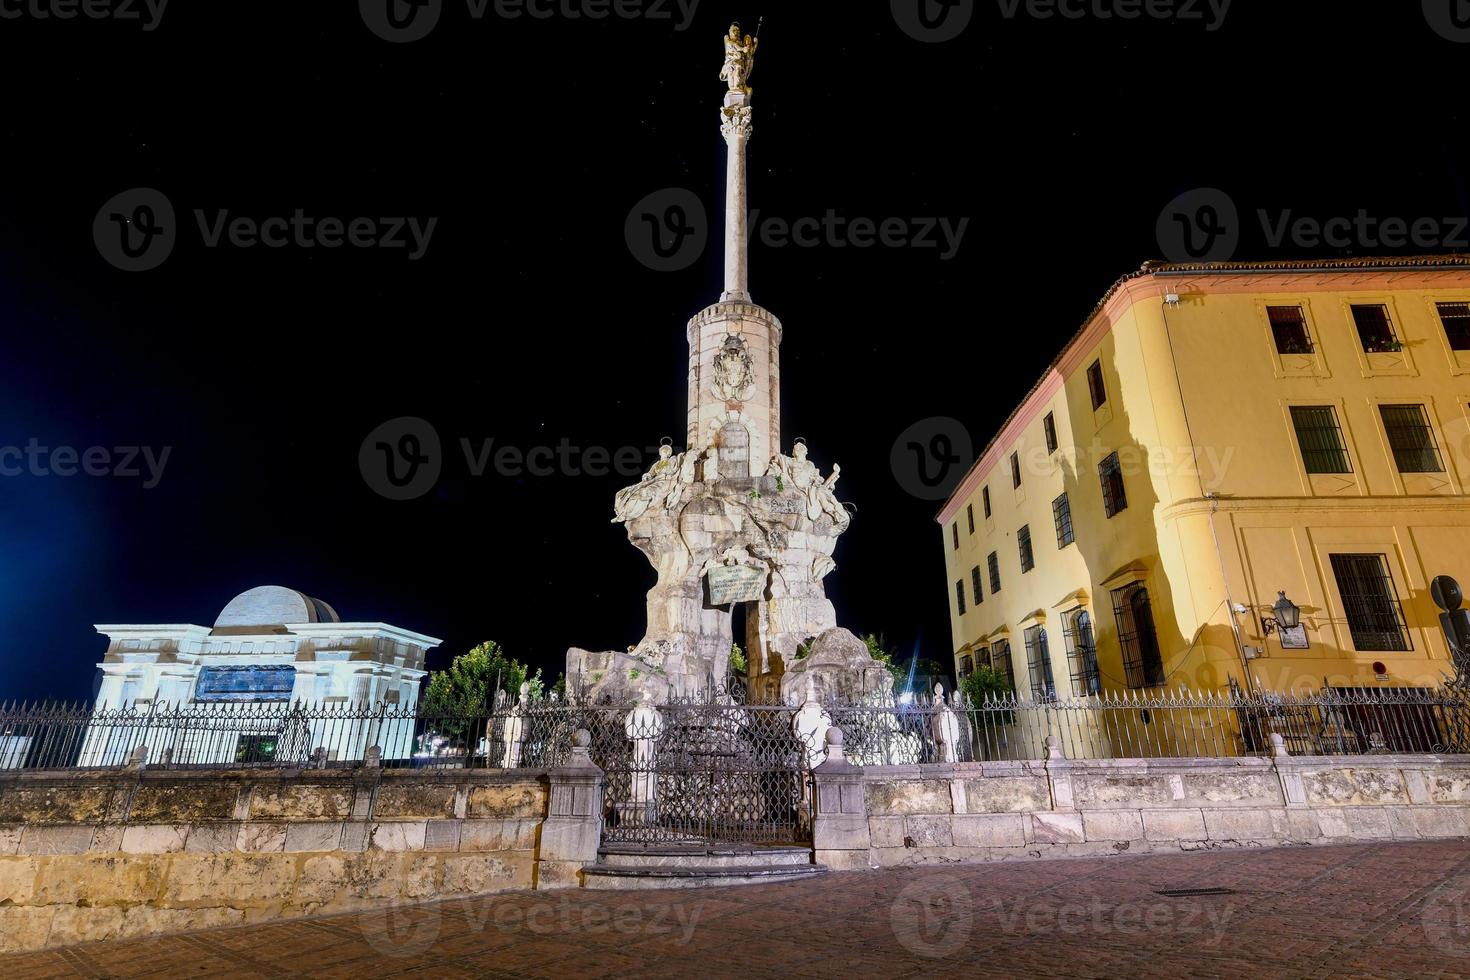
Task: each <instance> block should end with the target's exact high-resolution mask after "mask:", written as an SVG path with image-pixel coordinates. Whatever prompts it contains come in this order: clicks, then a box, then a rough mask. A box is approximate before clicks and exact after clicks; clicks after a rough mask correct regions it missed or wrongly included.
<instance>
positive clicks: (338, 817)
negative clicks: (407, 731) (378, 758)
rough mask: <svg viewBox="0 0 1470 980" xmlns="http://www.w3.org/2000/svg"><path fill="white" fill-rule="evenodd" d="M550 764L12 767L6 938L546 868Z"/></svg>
mask: <svg viewBox="0 0 1470 980" xmlns="http://www.w3.org/2000/svg"><path fill="white" fill-rule="evenodd" d="M547 800H548V777H547V775H546V774H545V773H542V772H537V771H532V770H511V771H503V770H501V771H498V770H463V769H454V770H401V771H400V770H378V769H356V770H317V771H308V772H243V771H237V772H222V771H210V772H207V771H192V772H191V771H167V770H144V771H126V772H125V771H109V772H106V773H95V772H92V773H63V772H51V773H47V772H35V773H15V774H6V775H3V776H0V951H11V950H22V949H37V948H42V947H46V946H62V945H66V944H68V943H75V942H82V941H91V940H97V939H109V938H116V937H123V936H138V935H148V934H154V933H162V932H172V931H178V930H185V929H193V928H200V927H206V926H217V925H228V924H235V923H246V922H258V921H264V920H269V919H278V918H291V917H297V916H305V915H314V914H324V913H330V912H346V911H355V910H363V909H373V908H381V907H386V906H389V905H393V904H396V903H399V902H404V901H428V900H436V899H444V898H454V897H458V896H469V895H482V894H486V893H490V892H495V891H503V890H506V889H511V888H531V887H535V886H536V884H537V877H538V868H537V864H538V857H539V854H538V841H539V832H540V828H541V825H542V823H543V821H544V820H545V818H546V814H547Z"/></svg>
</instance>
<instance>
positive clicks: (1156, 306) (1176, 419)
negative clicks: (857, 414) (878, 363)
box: [938, 256, 1470, 700]
mask: <svg viewBox="0 0 1470 980" xmlns="http://www.w3.org/2000/svg"><path fill="white" fill-rule="evenodd" d="M1466 480H1470V259H1467V258H1465V257H1460V256H1431V257H1417V258H1391V259H1351V260H1336V261H1320V262H1280V263H1252V264H1245V263H1227V264H1215V265H1167V264H1148V265H1145V266H1144V267H1143V268H1142V269H1140V270H1139V271H1138V272H1135V273H1132V274H1130V275H1127V276H1125V277H1123V278H1122V279H1121V280H1119V281H1118V282H1117V283H1115V284H1114V285H1113V287H1112V288H1111V289H1110V290H1109V291H1108V293H1107V295H1106V296H1105V297H1104V298H1103V300H1102V301H1101V302H1100V303H1099V304H1098V306H1097V307H1096V309H1095V310H1094V311H1093V313H1092V315H1091V316H1090V317H1089V318H1088V320H1087V322H1086V323H1085V324H1084V326H1083V327H1082V329H1081V330H1080V331H1079V332H1078V333H1077V334H1076V336H1074V337H1073V338H1072V340H1071V342H1070V343H1069V344H1068V345H1067V347H1066V349H1065V350H1063V351H1062V353H1061V354H1060V355H1059V356H1058V357H1057V358H1056V360H1055V361H1053V363H1052V364H1051V366H1050V367H1049V368H1048V369H1047V371H1046V373H1045V374H1044V375H1043V376H1042V378H1041V380H1040V381H1038V382H1037V383H1036V385H1035V387H1034V388H1033V389H1032V390H1031V393H1030V394H1029V395H1028V396H1027V397H1026V399H1025V401H1023V402H1022V403H1021V405H1020V406H1018V407H1017V408H1016V409H1015V411H1014V412H1012V413H1011V416H1010V418H1009V419H1007V420H1006V423H1005V425H1004V426H1003V427H1002V428H1001V430H1000V432H999V433H998V434H996V436H995V437H994V439H992V440H991V442H990V443H989V445H988V446H987V447H986V449H985V450H984V452H983V453H982V454H981V456H980V459H979V460H978V461H977V463H976V464H975V466H974V467H973V468H972V469H971V470H970V472H969V473H968V474H967V475H966V477H965V478H964V480H963V481H962V482H961V483H960V484H959V486H958V487H957V488H956V490H955V492H954V494H953V496H952V497H951V498H950V499H949V500H948V501H947V502H946V503H945V505H944V508H943V510H942V511H941V512H940V514H939V516H938V520H939V522H940V523H941V524H942V526H943V546H944V560H945V566H946V568H947V570H948V573H949V574H948V582H949V586H948V588H949V595H948V599H949V605H950V617H951V624H952V630H953V638H954V651H955V654H954V656H955V667H956V671H957V673H958V674H960V675H963V674H966V673H968V672H969V671H970V670H971V669H972V668H973V666H974V665H975V664H977V663H992V664H993V665H994V666H996V667H998V668H999V669H1002V670H1009V671H1011V672H1012V673H1013V677H1014V683H1015V687H1016V689H1017V691H1018V692H1019V693H1020V694H1022V695H1030V696H1032V697H1035V698H1037V699H1038V700H1041V699H1046V698H1048V697H1051V696H1056V697H1067V696H1069V695H1082V694H1088V693H1093V692H1097V691H1104V692H1106V691H1126V690H1128V689H1144V690H1152V691H1154V692H1155V693H1157V691H1158V689H1161V688H1167V689H1175V688H1190V689H1196V690H1205V691H1215V690H1221V689H1224V688H1227V687H1228V686H1229V685H1230V684H1231V683H1232V682H1234V683H1237V684H1239V685H1240V686H1241V687H1243V688H1247V689H1254V690H1261V691H1286V690H1296V691H1302V690H1316V689H1318V688H1321V687H1324V686H1327V687H1333V688H1339V689H1344V688H1345V689H1362V688H1382V687H1385V686H1400V687H1434V686H1436V685H1437V684H1439V683H1440V682H1441V681H1442V680H1443V677H1444V675H1445V674H1446V673H1450V672H1452V664H1451V660H1450V656H1449V653H1448V650H1447V644H1446V642H1445V639H1444V636H1443V634H1442V632H1441V631H1440V628H1439V623H1438V609H1437V608H1436V607H1435V606H1434V604H1433V602H1432V601H1431V599H1430V595H1429V582H1430V580H1431V579H1432V578H1433V577H1434V576H1435V575H1438V574H1449V575H1453V576H1455V577H1456V578H1458V579H1459V580H1460V581H1461V582H1462V583H1466V584H1470V506H1467V498H1466V495H1465V494H1466V490H1465V481H1466ZM1281 592H1284V593H1285V594H1286V596H1287V597H1288V598H1289V599H1290V600H1291V601H1292V602H1293V603H1295V604H1296V605H1297V606H1298V607H1299V608H1300V627H1299V628H1298V629H1295V630H1283V629H1280V628H1279V627H1277V626H1276V624H1275V623H1274V621H1272V620H1270V617H1272V616H1273V610H1272V606H1273V603H1275V602H1276V601H1277V600H1278V595H1279V593H1281ZM1263 620H1267V622H1263Z"/></svg>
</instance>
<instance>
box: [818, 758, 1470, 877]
mask: <svg viewBox="0 0 1470 980" xmlns="http://www.w3.org/2000/svg"><path fill="white" fill-rule="evenodd" d="M861 773H862V775H861V781H862V787H863V804H864V807H865V809H866V814H867V826H866V828H865V830H866V832H865V833H864V832H862V831H861V830H860V831H859V832H857V833H848V834H846V835H845V836H837V837H829V838H827V839H826V840H827V842H826V843H825V844H824V843H823V840H824V838H823V836H822V825H823V823H824V820H825V819H827V818H824V816H823V815H822V814H820V813H819V814H818V817H817V827H818V835H819V836H818V841H819V843H818V850H817V859H818V860H819V861H822V862H823V863H827V864H830V865H832V866H835V867H847V868H852V867H862V866H867V867H891V866H897V865H905V864H924V863H939V862H953V861H991V860H1003V859H1009V858H1017V859H1021V858H1044V857H1065V856H1073V855H1086V856H1097V855H1106V854H1121V853H1148V852H1154V851H1181V850H1183V851H1192V850H1204V849H1218V848H1231V847H1255V846H1271V845H1286V844H1331V843H1343V842H1349V841H1365V840H1417V839H1421V838H1442V837H1470V756H1427V755H1426V756H1391V755H1376V756H1375V755H1370V756H1351V757H1324V756H1317V757H1297V756H1292V757H1286V756H1282V757H1277V758H1274V759H1271V758H1239V759H1151V760H1086V761H1068V760H1064V759H1052V760H1049V761H1045V762H976V763H956V764H951V765H921V766H873V767H868V768H866V769H863V770H861ZM824 778H828V779H830V778H835V777H831V776H827V777H824V775H823V774H822V772H821V770H820V769H819V770H818V775H817V780H818V787H819V801H820V799H821V795H820V787H821V784H822V781H823V779H824ZM843 778H848V779H850V778H851V777H850V775H849V776H845V777H843ZM831 819H841V817H840V815H835V816H833V817H832V818H831Z"/></svg>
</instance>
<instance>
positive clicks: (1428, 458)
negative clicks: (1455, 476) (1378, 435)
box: [1378, 405, 1444, 473]
mask: <svg viewBox="0 0 1470 980" xmlns="http://www.w3.org/2000/svg"><path fill="white" fill-rule="evenodd" d="M1378 411H1379V413H1380V414H1382V416H1383V429H1384V432H1385V433H1387V435H1388V444H1389V446H1390V447H1391V448H1392V449H1393V461H1394V463H1396V464H1397V465H1398V468H1399V472H1400V473H1443V472H1444V462H1443V460H1441V459H1440V458H1439V445H1438V444H1437V443H1436V442H1435V440H1434V430H1433V429H1431V428H1430V427H1429V413H1428V412H1426V411H1424V406H1423V405H1379V406H1378Z"/></svg>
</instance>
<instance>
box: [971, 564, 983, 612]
mask: <svg viewBox="0 0 1470 980" xmlns="http://www.w3.org/2000/svg"><path fill="white" fill-rule="evenodd" d="M970 591H972V592H974V593H975V605H977V606H978V605H980V603H982V602H984V601H985V593H984V592H982V591H980V566H979V565H976V566H975V567H974V568H972V569H970Z"/></svg>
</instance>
